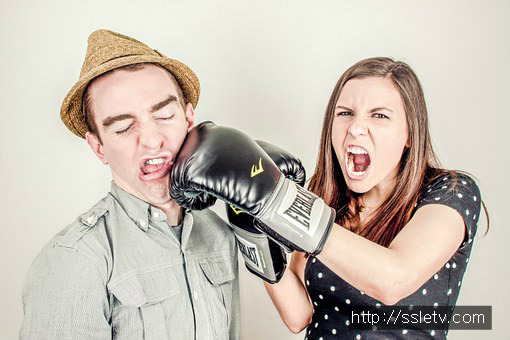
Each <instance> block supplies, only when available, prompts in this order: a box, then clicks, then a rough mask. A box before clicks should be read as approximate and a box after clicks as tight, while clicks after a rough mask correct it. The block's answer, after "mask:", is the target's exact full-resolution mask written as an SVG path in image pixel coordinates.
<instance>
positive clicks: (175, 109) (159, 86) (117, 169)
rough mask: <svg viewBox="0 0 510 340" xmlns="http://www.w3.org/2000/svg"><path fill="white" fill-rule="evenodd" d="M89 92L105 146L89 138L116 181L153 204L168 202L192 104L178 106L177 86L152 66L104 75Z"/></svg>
mask: <svg viewBox="0 0 510 340" xmlns="http://www.w3.org/2000/svg"><path fill="white" fill-rule="evenodd" d="M89 91H90V98H91V103H90V104H91V105H90V110H91V112H93V117H94V121H95V123H96V126H97V129H98V132H99V135H100V136H101V140H102V144H101V143H99V140H98V138H97V136H95V135H94V134H92V133H90V132H87V135H86V139H87V142H88V143H89V145H90V146H91V148H92V150H93V151H94V152H95V154H96V155H97V156H98V157H99V159H101V161H102V162H103V163H105V164H108V165H109V166H110V168H111V171H112V177H113V180H114V182H115V183H116V184H117V185H118V186H119V187H120V188H122V189H123V190H125V191H127V192H129V193H130V194H132V195H134V196H136V197H138V198H140V199H142V200H144V201H146V202H149V203H151V204H153V205H156V206H160V205H163V204H165V203H167V202H169V201H170V195H169V188H168V183H169V181H168V180H169V171H170V169H171V167H172V164H173V161H174V159H175V157H176V155H177V153H178V152H179V150H180V148H181V145H182V143H183V141H184V138H185V137H186V134H187V132H188V131H189V130H190V129H191V128H192V127H193V121H194V114H193V108H192V106H191V104H187V105H186V107H185V108H183V107H182V105H181V104H180V103H179V100H178V98H179V97H178V89H177V85H176V83H175V81H174V80H173V79H171V78H170V75H169V74H168V72H167V71H165V70H164V69H162V68H161V67H159V66H156V65H152V64H149V65H146V66H145V67H144V68H142V69H140V70H136V71H126V70H122V69H121V70H116V71H114V72H112V73H109V74H106V75H104V76H102V77H100V78H98V79H96V80H94V82H93V83H92V84H91V85H90V87H89Z"/></svg>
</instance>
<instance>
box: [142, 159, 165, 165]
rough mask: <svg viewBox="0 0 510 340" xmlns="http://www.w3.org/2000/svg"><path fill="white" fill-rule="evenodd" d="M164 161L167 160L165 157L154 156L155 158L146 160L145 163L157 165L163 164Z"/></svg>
mask: <svg viewBox="0 0 510 340" xmlns="http://www.w3.org/2000/svg"><path fill="white" fill-rule="evenodd" d="M164 162H165V159H164V158H153V159H148V160H146V161H145V165H156V164H161V163H164Z"/></svg>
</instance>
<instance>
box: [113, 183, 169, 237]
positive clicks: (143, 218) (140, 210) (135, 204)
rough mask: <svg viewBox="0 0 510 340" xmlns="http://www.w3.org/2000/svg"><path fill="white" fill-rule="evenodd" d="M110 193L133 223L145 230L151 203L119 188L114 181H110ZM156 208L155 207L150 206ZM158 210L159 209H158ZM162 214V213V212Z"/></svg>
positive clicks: (147, 226)
mask: <svg viewBox="0 0 510 340" xmlns="http://www.w3.org/2000/svg"><path fill="white" fill-rule="evenodd" d="M110 193H111V195H112V196H113V197H114V198H115V199H116V200H117V202H118V203H119V204H120V205H121V206H122V208H123V209H124V211H125V212H126V214H127V215H128V216H129V217H130V218H131V219H132V220H133V222H135V224H136V225H137V226H138V227H139V228H140V229H142V230H143V231H147V229H148V228H149V216H150V215H149V213H150V212H151V205H150V204H149V203H147V202H145V201H143V200H141V199H139V198H138V197H136V196H134V195H132V194H130V193H128V192H126V191H124V190H123V189H121V188H120V187H119V186H118V185H117V184H115V182H114V181H112V183H111V189H110ZM152 208H153V209H157V208H156V207H152ZM158 210H159V211H160V212H161V210H160V209H158ZM162 215H163V216H164V214H162Z"/></svg>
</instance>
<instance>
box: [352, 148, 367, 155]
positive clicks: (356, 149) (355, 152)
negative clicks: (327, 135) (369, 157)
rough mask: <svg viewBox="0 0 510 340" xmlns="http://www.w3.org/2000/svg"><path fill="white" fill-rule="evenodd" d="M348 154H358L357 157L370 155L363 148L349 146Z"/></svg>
mask: <svg viewBox="0 0 510 340" xmlns="http://www.w3.org/2000/svg"><path fill="white" fill-rule="evenodd" d="M347 152H350V153H354V154H357V155H366V154H368V152H367V151H366V150H365V149H362V148H360V147H358V146H349V147H348V148H347Z"/></svg>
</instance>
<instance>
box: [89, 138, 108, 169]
mask: <svg viewBox="0 0 510 340" xmlns="http://www.w3.org/2000/svg"><path fill="white" fill-rule="evenodd" d="M85 139H86V140H87V143H88V144H89V146H90V148H91V149H92V151H94V153H95V154H96V156H97V158H99V160H100V161H101V162H102V163H103V164H108V161H107V160H106V157H105V155H104V151H103V145H101V143H100V142H99V139H98V138H97V136H96V135H95V134H93V133H92V132H90V131H87V133H86V134H85Z"/></svg>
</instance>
